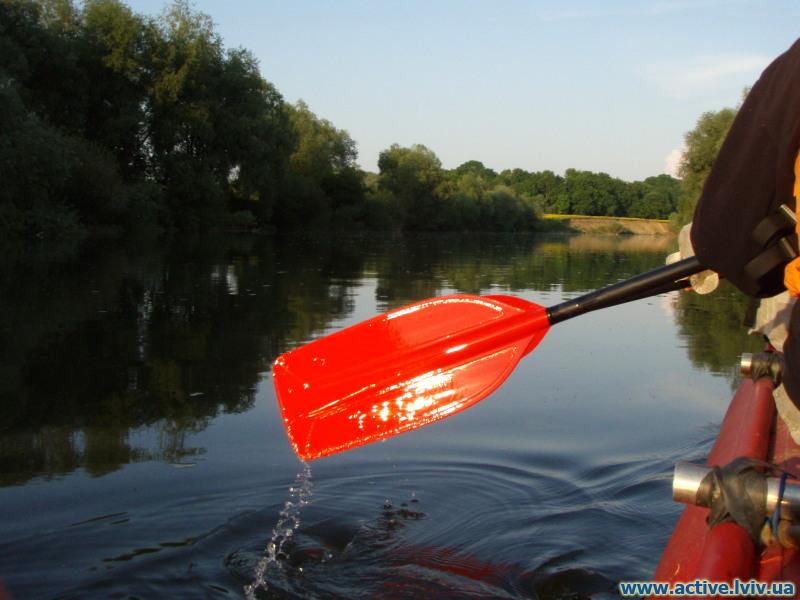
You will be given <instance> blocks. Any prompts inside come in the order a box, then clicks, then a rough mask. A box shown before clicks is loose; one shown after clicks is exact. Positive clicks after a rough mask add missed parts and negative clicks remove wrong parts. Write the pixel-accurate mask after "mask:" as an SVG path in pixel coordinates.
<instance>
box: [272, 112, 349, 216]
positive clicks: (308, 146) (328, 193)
mask: <svg viewBox="0 0 800 600" xmlns="http://www.w3.org/2000/svg"><path fill="white" fill-rule="evenodd" d="M286 110H287V112H288V115H289V120H290V122H291V125H292V127H293V129H294V132H295V135H296V136H297V146H296V148H295V150H294V152H293V153H292V155H291V156H290V157H289V187H288V189H287V194H286V196H285V197H284V199H283V204H282V205H281V207H280V213H279V214H280V218H279V220H280V222H281V223H282V224H284V225H287V226H299V225H302V224H307V223H309V222H311V221H316V222H320V221H322V222H324V221H326V220H327V218H329V217H330V216H331V214H332V213H335V212H337V211H339V212H340V213H342V214H344V215H347V218H348V219H358V218H359V211H360V210H361V209H362V208H363V207H362V206H361V205H362V204H363V200H364V183H363V175H362V173H361V171H360V170H359V169H358V167H357V165H356V158H357V157H358V152H357V150H356V143H355V142H354V141H353V139H352V138H351V137H350V134H348V133H347V131H345V130H343V129H337V128H336V127H335V126H334V125H333V123H331V122H330V121H328V120H327V119H322V118H320V117H318V116H317V115H315V114H314V113H313V112H312V111H311V110H310V109H309V108H308V105H306V103H305V102H303V101H302V100H301V101H299V102H297V104H296V105H294V106H288V107H287V109H286Z"/></svg>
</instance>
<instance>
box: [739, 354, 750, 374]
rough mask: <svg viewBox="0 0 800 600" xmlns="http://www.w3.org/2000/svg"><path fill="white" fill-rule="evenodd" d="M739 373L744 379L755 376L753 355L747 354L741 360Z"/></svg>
mask: <svg viewBox="0 0 800 600" xmlns="http://www.w3.org/2000/svg"><path fill="white" fill-rule="evenodd" d="M739 372H740V373H741V374H742V377H750V376H751V375H752V374H753V353H752V352H745V353H743V354H742V357H741V358H740V359H739Z"/></svg>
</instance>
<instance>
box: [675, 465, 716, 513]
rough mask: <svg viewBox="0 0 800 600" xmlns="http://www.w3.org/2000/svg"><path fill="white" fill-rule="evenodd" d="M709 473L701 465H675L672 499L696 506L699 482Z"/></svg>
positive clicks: (708, 470) (706, 468)
mask: <svg viewBox="0 0 800 600" xmlns="http://www.w3.org/2000/svg"><path fill="white" fill-rule="evenodd" d="M710 471H711V469H709V468H708V467H704V466H703V465H696V464H694V463H690V462H679V463H676V464H675V471H674V473H673V475H672V499H673V500H674V501H675V502H682V503H683V504H697V490H699V489H700V482H701V481H703V478H704V477H705V476H706V475H708V473H709V472H710Z"/></svg>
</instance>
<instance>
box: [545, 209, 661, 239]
mask: <svg viewBox="0 0 800 600" xmlns="http://www.w3.org/2000/svg"><path fill="white" fill-rule="evenodd" d="M542 218H543V219H544V220H546V221H547V220H551V221H555V222H559V223H563V224H564V226H565V227H566V228H568V229H571V230H573V231H579V232H581V233H607V234H616V235H629V234H633V235H674V233H673V231H672V230H671V229H670V226H669V221H667V220H665V219H637V218H635V217H593V216H588V215H556V214H545V215H542Z"/></svg>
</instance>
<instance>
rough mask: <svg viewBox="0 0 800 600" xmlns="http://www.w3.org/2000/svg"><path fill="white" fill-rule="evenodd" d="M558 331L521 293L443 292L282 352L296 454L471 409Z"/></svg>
mask: <svg viewBox="0 0 800 600" xmlns="http://www.w3.org/2000/svg"><path fill="white" fill-rule="evenodd" d="M549 327H550V324H549V322H548V320H547V314H546V312H545V309H544V308H543V307H541V306H539V305H537V304H533V303H531V302H527V301H525V300H522V299H520V298H513V297H511V296H468V295H455V296H443V297H440V298H434V299H430V300H423V301H421V302H417V303H415V304H410V305H408V306H405V307H403V308H399V309H397V310H393V311H391V312H388V313H385V314H383V315H379V316H377V317H374V318H372V319H369V320H367V321H364V322H363V323H360V324H358V325H354V326H353V327H349V328H347V329H343V330H341V331H338V332H336V333H334V334H331V335H329V336H327V337H324V338H320V339H318V340H316V341H314V342H311V343H310V344H307V345H305V346H301V347H300V348H297V349H295V350H292V351H290V352H287V353H285V354H282V355H281V356H279V357H278V358H277V360H276V361H275V364H274V366H273V369H272V374H273V379H274V383H275V390H276V392H277V395H278V404H279V405H280V408H281V412H282V415H283V420H284V425H285V426H286V430H287V433H288V434H289V440H290V441H291V443H292V446H293V447H294V451H295V452H296V453H297V454H298V456H300V458H302V459H304V460H312V459H315V458H320V457H322V456H326V455H328V454H333V453H335V452H340V451H343V450H348V449H350V448H354V447H356V446H360V445H362V444H367V443H369V442H374V441H377V440H381V439H385V438H388V437H391V436H393V435H397V434H398V433H401V432H404V431H409V430H411V429H416V428H417V427H421V426H423V425H427V424H429V423H433V422H434V421H438V420H439V419H443V418H445V417H447V416H450V415H452V414H454V413H456V412H458V411H461V410H464V409H465V408H468V407H470V406H472V405H473V404H475V403H476V402H479V401H480V400H482V399H483V398H485V397H486V396H488V395H489V394H490V393H492V392H493V391H494V390H495V389H497V387H498V386H499V385H500V384H501V383H502V382H503V381H504V380H505V379H506V377H508V375H509V374H510V373H511V371H512V370H513V368H514V367H515V366H516V364H517V363H518V362H519V360H520V358H522V356H524V355H525V354H527V353H528V352H529V351H530V350H532V349H533V348H534V347H535V346H536V344H538V343H539V341H540V340H541V339H542V337H544V335H545V334H546V333H547V330H548V329H549Z"/></svg>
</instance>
